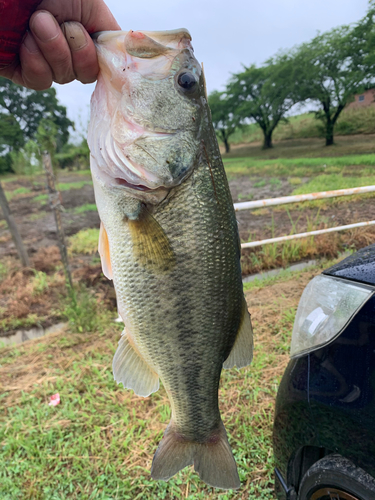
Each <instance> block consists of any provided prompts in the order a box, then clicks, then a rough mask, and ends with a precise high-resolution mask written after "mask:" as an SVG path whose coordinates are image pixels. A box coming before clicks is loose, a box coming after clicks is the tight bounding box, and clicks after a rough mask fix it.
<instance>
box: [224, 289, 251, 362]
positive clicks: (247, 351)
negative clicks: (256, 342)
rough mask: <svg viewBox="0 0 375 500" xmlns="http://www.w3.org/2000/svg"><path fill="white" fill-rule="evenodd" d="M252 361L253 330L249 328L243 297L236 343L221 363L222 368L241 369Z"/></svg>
mask: <svg viewBox="0 0 375 500" xmlns="http://www.w3.org/2000/svg"><path fill="white" fill-rule="evenodd" d="M252 359H253V328H252V326H251V319H250V314H249V311H248V309H247V304H246V300H245V297H243V303H242V314H241V323H240V327H239V329H238V333H237V337H236V341H235V343H234V346H233V347H232V350H231V352H230V354H229V356H228V357H227V359H226V360H225V361H224V363H223V368H233V366H237V368H242V367H244V366H247V365H249V364H250V363H251V361H252Z"/></svg>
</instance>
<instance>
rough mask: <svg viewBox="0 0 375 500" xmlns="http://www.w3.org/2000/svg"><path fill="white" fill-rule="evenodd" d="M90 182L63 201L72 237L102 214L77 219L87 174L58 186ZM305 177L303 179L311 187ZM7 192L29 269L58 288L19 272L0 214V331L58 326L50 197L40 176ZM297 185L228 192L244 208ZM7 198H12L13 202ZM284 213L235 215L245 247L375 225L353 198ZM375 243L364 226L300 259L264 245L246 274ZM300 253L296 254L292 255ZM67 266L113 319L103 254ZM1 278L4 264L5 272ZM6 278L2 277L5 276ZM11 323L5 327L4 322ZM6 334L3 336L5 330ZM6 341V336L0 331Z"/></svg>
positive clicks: (245, 183)
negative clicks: (15, 324)
mask: <svg viewBox="0 0 375 500" xmlns="http://www.w3.org/2000/svg"><path fill="white" fill-rule="evenodd" d="M81 181H85V182H88V184H85V185H84V186H83V187H81V188H80V189H70V190H67V191H62V192H61V197H62V205H63V208H64V210H63V212H62V220H63V225H64V230H65V235H66V236H67V237H69V236H71V235H73V234H75V233H77V232H79V231H80V230H82V229H86V228H98V227H99V222H100V221H99V216H98V214H97V212H96V211H92V210H91V211H85V212H81V213H75V212H74V210H75V209H76V208H77V207H80V206H82V205H86V204H94V203H95V199H94V191H93V187H92V184H91V183H90V181H91V178H90V176H89V175H77V173H74V172H73V173H69V172H67V173H65V172H62V173H60V174H59V182H60V183H73V182H76V183H77V182H81ZM307 181H308V178H304V179H302V182H307ZM4 188H5V190H6V192H7V194H8V198H9V199H10V201H9V206H10V210H11V212H12V214H13V217H14V219H15V221H16V223H17V226H18V228H19V231H20V233H21V236H22V238H23V241H24V244H25V245H26V248H27V251H28V253H29V256H30V258H31V262H32V265H33V267H34V269H36V270H37V271H43V272H45V273H47V274H48V275H51V276H55V278H54V280H53V285H51V286H49V287H48V289H47V290H45V291H44V292H43V293H40V294H36V292H35V290H34V289H33V288H32V286H31V285H30V282H31V281H32V277H33V276H34V271H33V270H31V269H21V266H20V263H19V261H18V258H17V252H16V249H15V246H14V243H13V240H12V238H11V235H10V232H9V231H8V229H7V227H6V223H5V220H4V219H3V218H2V214H0V263H1V264H3V269H4V266H5V269H7V270H8V273H7V277H6V278H5V280H3V281H2V282H1V287H0V288H1V291H0V330H2V328H1V321H5V322H7V321H8V320H19V321H20V323H22V321H27V319H28V318H29V317H30V315H35V316H36V317H37V318H38V324H40V325H41V326H43V327H47V326H49V325H51V324H53V323H56V322H58V321H61V319H62V317H61V308H60V312H59V311H58V310H57V309H56V307H55V305H56V304H57V303H60V302H61V299H62V298H63V297H64V296H66V288H65V281H64V274H63V271H62V269H61V267H62V266H61V259H60V254H59V249H58V247H57V243H58V240H57V232H56V225H55V220H54V215H53V213H52V211H51V209H50V207H49V203H48V199H43V200H42V201H36V200H35V199H34V198H35V197H37V196H39V195H41V194H46V193H47V191H46V190H45V188H44V186H43V178H39V179H37V181H34V183H33V184H31V183H30V182H29V181H28V180H27V179H21V180H14V181H13V180H12V181H9V182H6V183H4ZM19 188H28V189H31V192H28V193H24V194H22V191H21V193H19V194H15V193H14V191H15V190H17V189H19ZM293 188H294V187H293V186H292V185H291V184H290V183H289V182H288V180H287V178H279V179H278V180H277V181H274V182H272V179H265V178H264V177H263V178H249V177H237V178H234V179H232V180H231V181H230V190H231V193H232V197H233V201H234V202H235V203H236V202H241V201H247V200H257V199H264V198H275V197H279V196H287V195H290V194H291V192H292V191H293ZM9 194H10V196H9ZM286 207H287V209H286V208H285V206H284V207H271V208H262V209H258V210H251V211H249V210H244V211H240V212H237V213H236V217H237V221H238V224H239V232H240V237H241V240H242V241H248V240H249V239H251V241H255V240H261V239H266V238H272V237H276V236H282V235H287V234H291V233H292V232H304V231H311V230H314V229H320V228H323V227H330V226H336V225H345V224H350V223H353V222H359V221H368V220H373V219H375V209H374V204H373V200H372V199H369V198H367V197H366V196H363V197H359V196H357V197H351V198H349V199H348V198H347V199H345V200H343V199H342V201H341V202H336V203H334V202H332V201H330V200H329V201H326V202H324V203H323V204H321V206H319V207H317V206H314V205H311V204H310V205H301V206H296V205H295V204H293V205H287V206H286ZM374 240H375V228H374V227H373V226H372V227H367V228H360V229H356V230H350V231H344V232H341V233H331V234H328V235H322V236H318V237H316V238H315V240H314V244H311V243H309V242H308V241H307V239H304V240H298V241H305V244H304V245H303V246H302V247H301V248H302V249H301V248H299V249H298V252H296V254H295V255H291V254H289V255H287V256H285V255H284V254H283V252H282V249H283V248H285V247H286V246H282V245H280V250H278V251H277V252H276V253H275V255H271V254H272V252H270V255H266V252H267V250H266V249H267V247H268V249H269V248H270V245H268V246H265V247H257V248H255V249H246V250H244V251H243V252H242V257H241V263H242V270H243V274H244V275H247V274H252V273H255V272H258V271H261V270H265V269H271V268H275V267H280V266H285V265H287V264H288V263H290V262H296V261H298V260H302V259H308V258H316V257H319V256H326V257H331V258H332V257H336V256H337V255H338V253H339V252H340V251H342V250H344V249H346V248H351V249H358V248H361V247H364V246H366V245H368V244H370V243H372V242H373V241H374ZM293 251H295V250H293ZM70 267H71V270H72V274H73V280H74V281H75V282H76V283H83V284H85V285H86V286H87V287H88V288H89V289H90V293H91V292H92V293H93V294H94V295H95V296H96V297H97V299H98V300H99V301H100V302H102V303H103V302H106V303H107V305H108V306H109V307H110V308H111V309H113V311H114V314H116V302H115V294H114V290H113V284H112V281H109V280H107V279H106V278H104V277H103V275H102V272H101V266H100V261H99V258H98V255H94V256H93V255H78V256H72V257H70ZM0 274H1V266H0ZM0 278H1V276H0ZM4 324H6V323H4ZM12 331H14V328H13V329H11V330H9V327H6V326H5V334H6V335H9V334H11V333H12ZM3 334H4V331H3ZM0 335H1V331H0Z"/></svg>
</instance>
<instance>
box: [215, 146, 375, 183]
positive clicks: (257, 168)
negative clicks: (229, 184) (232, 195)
mask: <svg viewBox="0 0 375 500" xmlns="http://www.w3.org/2000/svg"><path fill="white" fill-rule="evenodd" d="M347 165H356V166H359V167H361V169H359V168H358V169H357V170H356V174H357V175H358V176H359V177H360V176H362V175H366V173H368V172H369V171H370V170H368V169H367V168H366V167H370V166H371V167H373V166H374V165H375V154H364V155H353V156H340V157H333V158H329V157H326V158H287V159H286V158H280V159H277V160H267V159H259V158H251V157H247V158H228V159H224V167H225V170H226V172H227V175H228V176H229V178H231V177H233V176H237V175H249V176H258V177H259V176H261V177H269V176H272V177H275V176H278V177H283V176H285V177H304V176H310V177H313V176H314V175H318V174H321V173H325V174H336V173H341V172H342V170H343V169H344V168H346V167H347ZM259 182H261V181H259ZM257 184H258V183H257ZM264 185H265V183H264V184H262V185H260V186H257V187H261V186H264Z"/></svg>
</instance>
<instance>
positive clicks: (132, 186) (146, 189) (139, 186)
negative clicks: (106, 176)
mask: <svg viewBox="0 0 375 500" xmlns="http://www.w3.org/2000/svg"><path fill="white" fill-rule="evenodd" d="M115 181H116V182H117V184H119V185H120V186H124V187H126V188H128V189H135V190H136V191H144V192H146V193H147V192H150V191H155V190H156V189H158V188H155V189H153V188H149V187H148V186H144V185H143V184H131V183H130V182H128V181H126V180H125V179H121V177H115Z"/></svg>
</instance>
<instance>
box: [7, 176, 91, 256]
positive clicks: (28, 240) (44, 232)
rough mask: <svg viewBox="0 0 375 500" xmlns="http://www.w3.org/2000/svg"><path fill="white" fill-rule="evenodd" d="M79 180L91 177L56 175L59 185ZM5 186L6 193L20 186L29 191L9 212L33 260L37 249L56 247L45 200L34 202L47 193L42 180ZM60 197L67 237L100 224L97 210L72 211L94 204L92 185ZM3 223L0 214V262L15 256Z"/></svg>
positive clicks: (52, 220) (63, 192)
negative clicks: (77, 212)
mask: <svg viewBox="0 0 375 500" xmlns="http://www.w3.org/2000/svg"><path fill="white" fill-rule="evenodd" d="M78 181H91V177H90V176H89V175H87V176H84V175H80V176H77V174H72V173H68V174H61V175H59V182H60V183H70V182H78ZM4 187H5V189H6V190H7V191H8V192H9V191H14V190H15V189H17V188H20V187H24V188H29V189H30V188H31V189H32V191H31V192H30V193H27V194H21V195H17V196H15V197H14V198H12V199H11V200H10V202H9V208H10V211H11V213H12V215H13V217H14V219H15V221H16V223H17V226H18V230H19V232H20V234H21V237H22V239H23V241H24V244H25V245H26V248H27V251H28V253H29V255H30V256H31V257H32V256H33V254H35V253H36V252H37V251H38V250H39V249H40V248H44V247H49V246H51V245H56V244H57V242H58V239H57V233H56V223H55V219H54V215H53V213H52V211H51V209H50V207H49V203H48V199H47V200H43V201H42V202H38V201H34V200H33V198H35V197H36V196H39V195H40V194H46V193H47V191H46V189H45V188H44V187H43V179H42V178H41V179H38V181H37V182H35V184H34V185H31V184H30V182H28V181H27V180H25V179H21V180H17V181H12V182H7V183H6V184H5V185H4ZM61 198H62V206H63V212H62V221H63V225H64V231H65V235H66V236H71V235H73V234H75V233H78V232H79V231H80V230H81V229H84V228H93V227H99V222H100V221H99V216H98V213H97V212H96V211H87V212H83V213H79V214H76V213H73V211H72V210H74V208H76V207H79V206H81V205H85V204H93V203H95V197H94V190H93V188H92V185H85V186H83V187H82V188H81V189H71V190H68V191H62V192H61ZM2 220H4V219H3V216H2V214H0V243H1V246H0V259H1V258H2V257H5V256H7V255H17V252H16V249H15V246H14V243H13V240H12V238H11V235H10V233H9V231H8V230H7V228H6V224H5V221H4V223H3V224H2V225H1V221H2Z"/></svg>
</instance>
